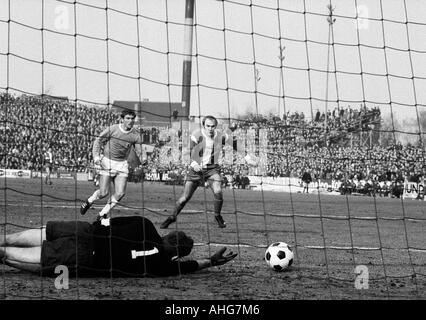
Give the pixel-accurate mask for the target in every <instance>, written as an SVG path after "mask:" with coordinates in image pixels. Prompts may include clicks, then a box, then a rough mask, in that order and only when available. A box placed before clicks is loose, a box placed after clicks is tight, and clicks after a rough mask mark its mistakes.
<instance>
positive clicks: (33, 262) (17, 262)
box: [0, 246, 41, 272]
mask: <svg viewBox="0 0 426 320" xmlns="http://www.w3.org/2000/svg"><path fill="white" fill-rule="evenodd" d="M40 260H41V246H37V247H30V248H18V247H0V261H1V262H2V263H4V264H6V265H8V266H10V267H14V268H17V269H20V270H25V271H30V272H38V271H40V270H41V261H40Z"/></svg>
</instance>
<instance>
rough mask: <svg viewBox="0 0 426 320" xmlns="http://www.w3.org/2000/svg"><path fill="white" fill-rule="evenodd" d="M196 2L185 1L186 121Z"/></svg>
mask: <svg viewBox="0 0 426 320" xmlns="http://www.w3.org/2000/svg"><path fill="white" fill-rule="evenodd" d="M194 2H195V0H185V30H184V39H183V43H184V48H183V72H182V112H183V115H182V116H183V117H184V119H185V120H188V119H189V115H190V105H191V70H192V34H193V27H194Z"/></svg>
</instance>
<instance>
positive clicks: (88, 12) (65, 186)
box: [0, 0, 426, 299]
mask: <svg viewBox="0 0 426 320" xmlns="http://www.w3.org/2000/svg"><path fill="white" fill-rule="evenodd" d="M191 3H193V5H194V7H193V8H192V9H193V10H192V11H193V12H192V11H191V10H189V9H191V8H189V9H188V5H190V4H191ZM188 12H190V13H191V14H192V16H188ZM425 12H426V4H425V3H423V2H422V1H420V0H395V1H383V0H375V1H361V0H359V1H358V0H344V1H330V0H321V1H318V0H298V1H293V0H266V1H265V0H262V1H255V0H233V1H231V0H216V1H213V0H207V1H190V0H186V1H185V0H173V1H167V0H161V1H150V0H135V1H118V0H78V1H66V0H63V1H59V0H56V1H55V0H39V1H29V0H28V1H25V0H20V1H10V0H0V91H1V92H0V117H1V118H0V120H1V122H0V148H1V149H0V150H1V152H0V174H1V176H0V179H1V182H0V184H1V193H0V194H1V196H0V202H1V203H0V222H1V225H0V227H1V232H2V235H1V238H2V239H5V237H6V234H9V233H12V232H18V231H23V230H27V229H33V228H35V229H40V230H42V226H43V225H45V224H46V222H47V221H49V220H72V221H80V220H82V221H93V220H94V219H95V217H96V214H97V212H99V211H100V209H101V208H102V207H103V206H104V205H105V203H106V200H102V201H99V202H98V203H97V204H96V205H95V207H94V209H95V211H93V212H92V210H90V211H91V213H88V214H87V215H85V216H81V215H80V213H79V210H80V203H81V201H83V200H84V199H86V198H87V197H88V196H90V195H91V194H92V193H93V191H94V190H96V188H97V187H98V185H97V174H96V170H95V168H94V164H93V156H92V145H93V141H94V140H95V139H96V138H97V137H98V136H99V134H100V132H101V131H102V130H104V129H105V128H106V127H108V126H110V125H112V124H115V123H118V122H119V121H120V118H119V114H120V111H121V110H123V109H131V110H134V111H135V112H136V114H137V124H136V126H137V127H138V128H139V132H140V134H141V135H142V137H143V141H144V144H145V148H146V149H145V151H146V152H147V153H148V164H147V165H146V166H144V167H141V166H139V164H140V163H138V160H137V158H136V157H135V154H134V153H132V154H131V155H130V158H129V164H130V175H129V179H128V180H129V181H128V186H127V190H126V195H125V197H124V198H123V199H122V201H120V204H119V205H118V206H116V207H115V208H114V209H113V210H112V212H111V216H112V217H114V216H123V215H135V214H136V215H143V216H145V217H147V218H149V219H150V220H151V221H153V223H154V225H155V226H156V227H159V225H160V224H161V222H162V221H163V220H164V219H165V218H166V217H167V216H168V215H170V214H171V212H172V211H173V208H174V206H175V203H176V201H177V200H178V198H179V197H180V196H181V193H182V191H183V185H184V183H185V173H186V170H187V169H188V164H189V163H190V161H191V158H190V151H189V141H190V135H191V133H192V132H193V131H194V130H197V129H202V127H203V125H202V120H203V119H204V117H205V116H207V115H213V116H214V117H216V118H217V119H218V121H219V124H218V129H219V130H223V131H226V132H228V133H229V135H230V136H233V137H235V140H236V141H237V145H238V148H237V149H238V150H237V151H236V152H235V150H233V145H232V144H227V145H226V146H225V148H224V150H223V155H222V156H221V158H220V159H219V160H218V161H219V163H220V166H221V170H222V176H223V177H224V181H223V182H222V192H223V198H224V204H223V208H222V216H223V218H224V220H225V221H226V223H227V227H226V228H224V229H219V228H217V225H216V222H215V220H214V212H213V208H214V196H213V193H212V191H213V190H212V189H211V187H210V186H209V185H208V184H206V185H201V186H200V187H199V188H198V190H197V191H196V193H195V194H194V196H193V198H192V199H191V200H190V201H189V202H188V203H187V204H186V206H185V208H184V209H183V211H182V213H181V214H180V215H179V217H178V220H177V222H176V223H175V224H173V225H171V226H170V227H169V228H170V229H171V230H176V229H177V230H183V231H185V233H187V234H188V235H190V236H191V237H193V239H194V242H195V246H194V249H193V251H192V253H191V255H190V258H193V259H197V258H199V257H207V256H209V255H212V254H213V253H214V252H216V250H218V249H219V248H220V247H222V246H226V247H227V248H228V250H232V251H234V252H236V253H238V256H237V257H236V258H235V260H233V261H232V262H230V263H228V264H226V265H224V266H221V267H219V268H216V269H214V268H212V269H209V272H210V270H212V273H213V276H212V277H211V278H209V277H210V276H211V275H209V274H207V273H204V272H201V273H197V274H194V275H193V277H191V276H187V275H181V276H179V277H177V278H173V279H168V280H167V281H162V282H161V285H159V284H158V282H157V283H156V282H155V281H152V279H140V280H138V281H139V282H138V284H140V286H136V285H135V284H134V283H133V282H132V281H128V280H127V282H126V281H123V280H122V279H121V280H120V279H118V280H117V279H114V278H112V277H110V278H108V279H106V280H105V282H102V280H96V281H99V283H102V285H101V287H102V290H101V289H99V291H98V292H97V293H93V292H92V291H91V289H90V282H87V281H86V279H83V278H77V279H73V280H72V281H74V282H70V283H71V285H70V286H69V288H67V290H56V289H55V285H57V282H54V279H53V280H52V281H51V280H50V279H45V278H43V277H40V276H39V275H37V274H36V275H35V276H30V275H27V274H21V273H16V270H14V269H13V268H11V267H10V266H7V265H4V264H3V265H2V269H1V270H2V281H0V288H1V289H0V294H2V295H3V297H5V298H31V297H34V295H36V296H37V297H41V298H46V299H70V298H71V299H74V298H79V299H86V298H93V295H96V297H97V298H103V297H111V296H112V297H115V298H117V297H118V298H128V297H134V296H135V295H136V296H137V297H147V298H149V297H154V298H158V299H164V298H169V299H181V298H188V297H189V298H190V299H191V298H192V299H215V298H223V299H229V298H231V299H265V298H266V299H286V298H287V299H315V298H328V299H341V298H351V299H367V298H370V299H371V298H379V299H383V298H385V299H386V298H388V299H389V298H424V297H425V293H424V290H423V288H424V285H425V275H426V267H425V266H426V247H425V243H426V241H425V240H426V239H425V232H424V230H425V227H426V216H425V210H424V204H423V201H424V175H425V173H426V171H425V168H426V163H425V148H424V139H425V137H424V131H425V129H426V112H425V109H424V107H425V106H426V42H425V41H424V34H425V32H426V20H425V14H424V13H425ZM229 129H233V131H232V132H231V131H230V130H229ZM49 148H50V152H51V153H52V159H51V169H50V170H51V173H50V174H49V173H48V172H47V171H46V156H45V155H46V153H47V152H49ZM247 155H249V156H250V159H252V161H254V162H255V164H256V165H249V164H248V163H247V161H245V160H244V158H245V157H246V156H247ZM158 230H159V229H158ZM164 231H165V230H161V231H160V230H159V232H160V234H161V235H164V234H166V233H165V232H164ZM275 242H285V243H287V244H288V245H290V247H291V248H292V250H293V252H294V262H293V264H292V265H291V266H290V267H289V268H288V269H286V270H285V271H282V272H276V271H274V270H273V269H271V268H270V267H269V266H268V265H267V263H266V261H265V258H264V257H265V250H266V249H267V247H268V246H269V245H270V244H272V243H275ZM2 243H3V242H2ZM58 276H59V275H58ZM22 277H23V278H22ZM207 278H209V280H207ZM220 279H222V280H220ZM223 279H229V283H228V282H226V283H227V285H224V286H223V287H222V288H216V289H213V288H211V287H209V288H208V289H206V287H205V286H206V283H208V284H210V285H212V286H215V285H216V286H217V285H218V283H220V286H222V281H225V280H223ZM169 280H170V281H169ZM70 281H71V280H70ZM91 281H95V280H93V279H91ZM226 281H228V280H226ZM23 283H27V285H26V287H25V288H23V285H22V284H23ZM188 283H190V284H188ZM189 286H191V287H189ZM52 288H53V289H52ZM56 288H57V287H56ZM141 288H142V289H141ZM197 290H198V291H197ZM200 292H201V293H200Z"/></svg>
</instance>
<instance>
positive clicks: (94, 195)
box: [87, 190, 101, 204]
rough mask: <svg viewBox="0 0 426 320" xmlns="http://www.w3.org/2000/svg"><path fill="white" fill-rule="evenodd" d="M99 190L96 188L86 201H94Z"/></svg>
mask: <svg viewBox="0 0 426 320" xmlns="http://www.w3.org/2000/svg"><path fill="white" fill-rule="evenodd" d="M100 192H101V190H96V191H95V192H94V193H93V194H92V195H91V196H90V197H89V199H87V201H89V203H90V204H92V203H93V202H95V201H96V200H98V199H99V193H100Z"/></svg>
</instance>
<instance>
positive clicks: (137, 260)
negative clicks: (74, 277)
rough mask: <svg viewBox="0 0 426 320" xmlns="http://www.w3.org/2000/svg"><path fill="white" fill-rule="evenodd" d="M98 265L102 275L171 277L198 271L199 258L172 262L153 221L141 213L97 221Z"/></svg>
mask: <svg viewBox="0 0 426 320" xmlns="http://www.w3.org/2000/svg"><path fill="white" fill-rule="evenodd" d="M93 225H94V255H93V258H94V268H96V271H95V272H96V273H97V274H98V275H102V276H111V275H112V276H113V277H150V276H169V275H177V274H180V273H188V272H193V271H195V270H197V268H198V263H197V262H196V261H182V262H179V261H171V260H170V258H169V257H168V256H167V255H166V254H165V252H164V249H163V241H162V238H161V237H160V235H159V234H158V232H157V230H156V229H155V227H154V225H153V223H152V222H151V221H150V220H148V219H146V218H144V217H140V216H134V217H116V218H111V219H110V225H109V226H108V227H106V226H103V225H101V224H100V222H95V223H94V224H93Z"/></svg>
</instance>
